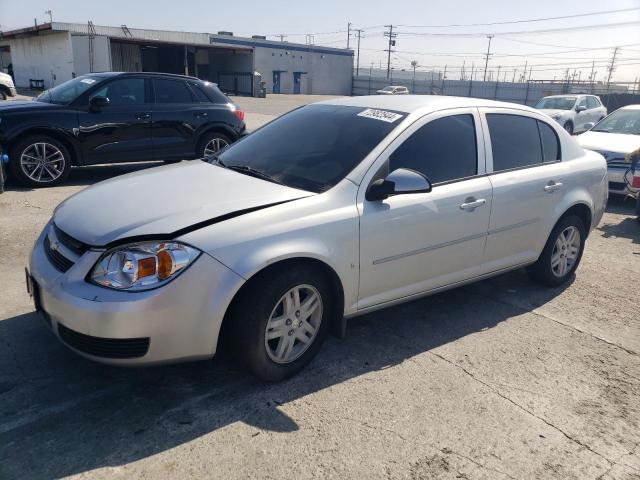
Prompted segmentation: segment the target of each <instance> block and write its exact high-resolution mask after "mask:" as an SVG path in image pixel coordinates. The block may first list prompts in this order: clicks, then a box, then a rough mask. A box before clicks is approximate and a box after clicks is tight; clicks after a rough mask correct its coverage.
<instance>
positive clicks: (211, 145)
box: [196, 132, 231, 160]
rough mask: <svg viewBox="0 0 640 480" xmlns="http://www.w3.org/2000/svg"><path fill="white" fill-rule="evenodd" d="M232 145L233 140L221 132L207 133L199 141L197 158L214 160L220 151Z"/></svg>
mask: <svg viewBox="0 0 640 480" xmlns="http://www.w3.org/2000/svg"><path fill="white" fill-rule="evenodd" d="M229 145H231V140H230V139H229V137H227V136H226V135H224V134H222V133H219V132H210V133H205V134H204V136H203V137H202V139H201V140H200V142H199V143H198V151H197V152H196V157H197V158H202V159H205V160H212V159H213V158H215V156H216V155H217V154H218V153H220V151H221V150H222V149H223V148H225V147H228V146H229Z"/></svg>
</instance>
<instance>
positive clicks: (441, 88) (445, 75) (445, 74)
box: [440, 65, 447, 95]
mask: <svg viewBox="0 0 640 480" xmlns="http://www.w3.org/2000/svg"><path fill="white" fill-rule="evenodd" d="M446 79H447V66H446V65H445V66H444V73H443V74H442V86H441V87H440V95H444V81H445V80H446Z"/></svg>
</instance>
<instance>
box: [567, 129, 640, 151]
mask: <svg viewBox="0 0 640 480" xmlns="http://www.w3.org/2000/svg"><path fill="white" fill-rule="evenodd" d="M578 142H579V143H580V146H581V147H582V148H588V149H589V150H597V151H598V152H616V153H621V154H627V153H631V152H633V151H634V150H637V149H638V148H640V135H631V134H625V133H606V132H594V131H588V132H585V133H583V134H582V135H578Z"/></svg>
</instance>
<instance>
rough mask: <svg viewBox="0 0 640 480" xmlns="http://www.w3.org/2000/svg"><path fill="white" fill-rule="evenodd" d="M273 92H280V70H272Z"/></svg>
mask: <svg viewBox="0 0 640 480" xmlns="http://www.w3.org/2000/svg"><path fill="white" fill-rule="evenodd" d="M273 93H280V72H279V71H276V70H274V71H273Z"/></svg>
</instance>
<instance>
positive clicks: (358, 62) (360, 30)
mask: <svg viewBox="0 0 640 480" xmlns="http://www.w3.org/2000/svg"><path fill="white" fill-rule="evenodd" d="M356 32H358V53H357V55H356V77H357V76H358V72H359V71H360V35H362V29H361V28H359V29H357V30H356Z"/></svg>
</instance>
